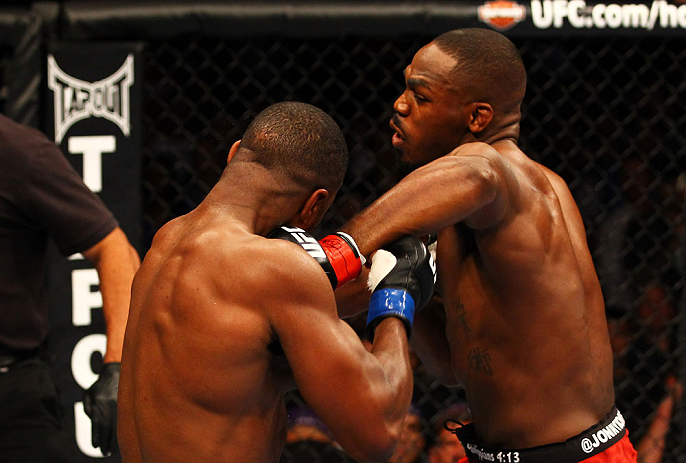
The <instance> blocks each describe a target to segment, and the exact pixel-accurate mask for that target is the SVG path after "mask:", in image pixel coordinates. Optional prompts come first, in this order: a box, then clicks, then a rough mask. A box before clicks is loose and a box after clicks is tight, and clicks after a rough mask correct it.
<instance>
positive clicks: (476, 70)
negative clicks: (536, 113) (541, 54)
mask: <svg viewBox="0 0 686 463" xmlns="http://www.w3.org/2000/svg"><path fill="white" fill-rule="evenodd" d="M432 43H433V44H435V45H436V46H437V47H438V48H439V49H440V50H441V51H442V52H443V53H445V54H447V55H448V56H450V57H452V58H453V59H455V61H456V62H457V63H456V65H455V67H454V69H453V78H454V82H455V84H456V85H457V86H459V87H460V88H462V89H464V90H465V92H467V94H468V95H469V96H470V97H472V98H473V99H474V100H475V101H484V102H487V103H490V104H491V105H493V106H494V107H499V109H501V110H503V109H504V110H507V109H509V108H507V106H511V105H516V104H521V101H522V99H523V98H524V92H525V90H526V70H525V69H524V63H523V62H522V58H521V56H520V54H519V51H517V48H516V47H515V45H514V44H513V43H512V42H511V41H510V40H509V39H508V38H507V37H505V36H504V35H502V34H499V33H498V32H495V31H492V30H489V29H478V28H473V29H457V30H453V31H450V32H446V33H444V34H441V35H439V36H438V37H436V38H435V39H434V40H433V42H432Z"/></svg>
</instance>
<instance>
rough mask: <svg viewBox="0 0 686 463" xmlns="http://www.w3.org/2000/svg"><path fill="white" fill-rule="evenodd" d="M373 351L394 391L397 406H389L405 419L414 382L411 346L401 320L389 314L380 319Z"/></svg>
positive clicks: (393, 412)
mask: <svg viewBox="0 0 686 463" xmlns="http://www.w3.org/2000/svg"><path fill="white" fill-rule="evenodd" d="M371 352H372V355H374V356H375V357H376V358H377V359H378V360H379V364H380V365H381V368H382V369H383V372H384V376H385V378H386V380H387V381H388V385H389V387H390V390H391V391H394V393H395V394H394V397H393V400H394V401H395V405H396V406H395V407H390V408H389V413H390V415H391V416H393V415H394V414H397V416H396V417H395V418H396V419H398V418H400V419H402V417H404V416H405V412H406V411H407V409H408V408H409V405H410V401H411V400H412V386H413V382H412V368H411V366H410V347H409V342H408V341H407V334H406V329H405V325H404V324H403V322H402V320H400V319H399V318H396V317H388V318H386V319H384V320H383V321H381V323H379V325H378V326H377V327H376V330H375V332H374V343H373V344H372V350H371Z"/></svg>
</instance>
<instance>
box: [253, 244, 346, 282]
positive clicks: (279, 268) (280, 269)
mask: <svg viewBox="0 0 686 463" xmlns="http://www.w3.org/2000/svg"><path fill="white" fill-rule="evenodd" d="M256 242H257V243H256V246H255V248H256V249H257V251H256V252H258V253H259V254H260V255H261V258H262V259H264V261H265V270H266V271H267V272H269V274H270V275H271V277H272V278H273V279H274V280H277V281H280V282H282V284H284V285H286V286H285V287H284V291H286V292H298V290H299V289H300V288H303V287H306V288H317V287H320V288H324V289H326V290H328V291H330V292H333V290H332V288H331V283H330V282H329V279H328V278H327V276H326V274H325V273H324V270H323V269H322V267H321V266H320V265H319V263H318V262H317V261H316V260H315V259H314V258H312V256H310V255H309V254H308V253H307V251H305V250H304V249H303V248H302V247H300V246H298V245H297V244H295V243H291V242H290V241H286V240H281V239H269V238H263V237H258V238H257V239H256Z"/></svg>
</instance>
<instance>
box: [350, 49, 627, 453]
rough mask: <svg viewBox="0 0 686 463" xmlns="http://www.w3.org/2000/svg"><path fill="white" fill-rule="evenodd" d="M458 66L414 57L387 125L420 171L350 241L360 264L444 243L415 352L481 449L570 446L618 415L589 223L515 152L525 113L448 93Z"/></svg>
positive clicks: (434, 54)
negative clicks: (365, 258)
mask: <svg viewBox="0 0 686 463" xmlns="http://www.w3.org/2000/svg"><path fill="white" fill-rule="evenodd" d="M454 66H455V59H454V58H452V57H450V56H448V55H447V54H445V53H443V52H442V51H441V50H440V49H439V48H438V47H436V46H435V45H433V44H429V45H428V46H426V47H424V48H423V49H421V50H420V51H419V52H418V53H417V54H416V55H415V58H414V60H413V61H412V64H411V65H410V66H408V68H407V69H406V82H407V88H406V90H405V92H404V93H403V94H402V95H401V96H400V97H399V98H398V100H397V101H396V103H395V106H394V108H395V110H396V114H397V116H396V117H394V119H393V121H392V123H391V126H392V127H393V128H394V129H395V130H396V134H395V135H394V137H393V144H394V146H395V147H396V148H398V149H400V150H401V151H402V152H403V157H404V159H405V160H408V161H413V162H416V163H419V164H423V166H422V167H419V168H417V169H416V170H414V171H413V172H412V173H411V174H409V175H408V176H407V177H406V178H404V179H403V180H402V181H400V182H399V183H398V184H397V185H396V186H395V187H393V188H392V189H391V190H389V191H388V192H387V193H386V194H385V195H383V196H382V197H381V198H379V199H378V200H377V201H376V202H375V203H373V204H372V205H371V206H370V207H369V208H367V209H366V210H364V211H362V212H361V213H360V214H359V215H358V216H356V217H355V218H353V219H352V220H351V221H350V223H348V224H347V225H346V226H345V227H344V230H345V231H346V232H348V233H349V234H350V235H352V236H353V237H354V238H355V240H356V241H357V244H358V246H359V247H360V250H361V252H362V253H363V254H365V255H368V254H369V253H370V252H373V251H374V250H375V249H377V248H379V247H381V246H382V245H383V244H385V243H386V242H388V241H391V240H394V239H396V238H397V237H398V236H401V235H404V234H415V235H421V234H425V233H433V232H437V233H438V243H437V267H438V282H439V285H438V286H437V288H438V290H439V293H440V300H435V301H434V302H433V303H432V304H431V305H430V306H429V307H427V308H426V309H425V310H424V311H423V312H421V313H419V314H418V315H417V316H416V318H415V325H414V331H413V335H412V345H413V347H414V348H415V350H416V351H417V353H418V355H419V356H420V358H421V359H422V361H423V362H424V363H425V364H426V365H427V366H428V367H429V368H430V369H431V370H433V372H434V373H435V374H436V375H437V376H438V377H439V378H440V379H441V380H442V381H443V382H445V383H446V384H449V385H457V384H460V385H462V386H463V387H464V389H465V392H466V397H467V401H468V403H469V406H470V409H471V413H472V418H473V421H474V425H475V431H476V433H477V435H478V436H479V438H480V439H481V440H482V441H483V442H484V443H485V444H487V445H492V446H498V447H505V448H526V447H534V446H538V445H543V444H547V443H554V442H560V441H564V440H566V439H568V438H569V437H572V436H574V435H576V434H578V433H580V432H582V431H583V430H585V429H587V428H588V427H590V426H592V425H594V424H595V423H597V422H598V421H599V420H600V419H602V418H603V417H604V416H605V414H606V413H608V412H609V411H610V409H611V407H612V405H613V403H614V392H613V385H612V353H611V349H610V342H609V335H608V330H607V325H606V319H605V312H604V303H603V297H602V294H601V290H600V285H599V282H598V279H597V276H596V272H595V269H594V266H593V263H592V260H591V255H590V252H589V250H588V246H587V243H586V236H585V231H584V225H583V223H582V219H581V215H580V213H579V211H578V208H577V206H576V204H575V202H574V199H573V198H572V195H571V193H570V191H569V189H568V187H567V186H566V184H565V182H564V181H563V180H562V179H561V178H560V177H559V176H558V175H556V174H555V173H553V172H552V171H550V170H548V169H547V168H545V167H543V166H542V165H540V164H538V163H536V162H534V161H533V160H531V159H530V158H528V157H527V156H526V155H525V154H524V153H523V152H522V151H521V150H520V149H519V148H518V146H517V143H516V138H517V137H518V134H519V108H518V106H517V107H516V108H515V109H513V110H508V111H504V110H503V111H500V112H499V110H498V109H493V111H492V113H489V110H488V108H486V109H484V108H485V106H483V107H479V105H476V104H474V105H470V104H468V102H469V100H468V98H466V97H465V96H464V93H463V92H461V91H460V89H457V88H452V87H451V84H449V83H448V82H449V79H448V78H447V77H446V76H447V73H448V72H450V70H451V69H453V67H454ZM505 97H506V96H503V98H505ZM505 106H507V105H505ZM489 108H490V106H489ZM463 114H466V115H467V117H464V118H462V115H463ZM489 114H490V115H489ZM455 121H458V122H455ZM460 121H462V122H460ZM465 121H466V122H465ZM479 140H480V141H479ZM481 141H483V142H481ZM446 146H452V148H446ZM454 147H457V148H454ZM441 153H449V154H447V155H442V154H441ZM437 299H438V298H437Z"/></svg>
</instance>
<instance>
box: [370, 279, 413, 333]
mask: <svg viewBox="0 0 686 463" xmlns="http://www.w3.org/2000/svg"><path fill="white" fill-rule="evenodd" d="M389 316H390V317H398V318H401V319H402V320H403V321H405V323H406V324H407V325H409V326H408V330H409V327H411V326H412V322H413V321H414V299H412V296H410V294H409V293H408V292H407V291H404V290H402V289H394V288H383V289H379V290H377V291H374V292H373V293H372V297H371V299H370V300H369V313H368V314H367V326H369V324H370V323H372V322H373V321H374V320H375V319H376V318H380V317H381V318H385V317H389Z"/></svg>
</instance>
